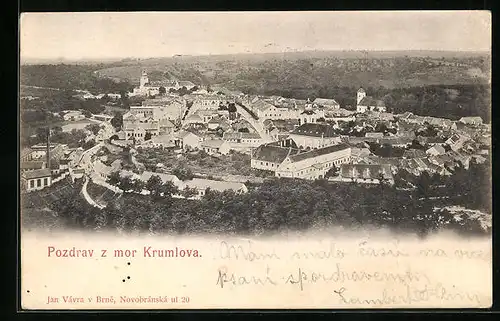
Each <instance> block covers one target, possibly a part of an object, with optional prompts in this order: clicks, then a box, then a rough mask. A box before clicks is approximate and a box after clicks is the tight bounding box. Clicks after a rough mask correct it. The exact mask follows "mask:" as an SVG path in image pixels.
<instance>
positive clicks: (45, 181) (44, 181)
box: [43, 177, 49, 186]
mask: <svg viewBox="0 0 500 321" xmlns="http://www.w3.org/2000/svg"><path fill="white" fill-rule="evenodd" d="M43 185H45V186H47V185H49V182H48V178H47V177H45V178H44V179H43Z"/></svg>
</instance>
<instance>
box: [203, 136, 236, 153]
mask: <svg viewBox="0 0 500 321" xmlns="http://www.w3.org/2000/svg"><path fill="white" fill-rule="evenodd" d="M200 149H201V150H203V151H205V152H206V153H208V154H222V155H227V153H229V150H230V145H229V143H228V142H226V141H224V140H220V139H209V140H204V141H203V142H201V146H200Z"/></svg>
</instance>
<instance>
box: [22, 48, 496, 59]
mask: <svg viewBox="0 0 500 321" xmlns="http://www.w3.org/2000/svg"><path fill="white" fill-rule="evenodd" d="M419 51H420V52H422V51H423V52H457V53H487V54H490V53H491V49H490V50H488V49H477V50H463V49H454V50H452V49H444V50H442V49H309V50H289V51H276V52H235V53H214V54H211V53H208V54H171V55H163V56H161V55H159V56H113V57H110V56H105V57H90V56H89V57H79V58H68V57H34V56H30V57H28V56H27V57H22V56H21V55H20V56H19V58H20V60H21V61H22V60H28V59H38V60H68V61H85V60H87V61H88V60H99V59H102V60H112V59H113V60H114V59H121V60H123V59H158V58H175V57H176V56H177V57H182V56H185V57H210V56H232V55H266V54H271V55H272V54H295V53H307V52H419Z"/></svg>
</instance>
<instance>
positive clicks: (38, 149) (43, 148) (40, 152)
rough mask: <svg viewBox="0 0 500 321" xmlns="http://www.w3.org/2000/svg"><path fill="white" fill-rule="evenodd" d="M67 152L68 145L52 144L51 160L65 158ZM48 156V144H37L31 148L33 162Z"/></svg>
mask: <svg viewBox="0 0 500 321" xmlns="http://www.w3.org/2000/svg"><path fill="white" fill-rule="evenodd" d="M66 150H67V146H66V145H62V144H50V146H49V153H50V159H60V158H61V157H63V156H64V153H65V152H66ZM46 154H47V145H46V144H37V145H34V146H31V154H30V157H31V159H32V160H38V159H39V158H41V157H46Z"/></svg>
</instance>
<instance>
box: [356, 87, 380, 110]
mask: <svg viewBox="0 0 500 321" xmlns="http://www.w3.org/2000/svg"><path fill="white" fill-rule="evenodd" d="M356 111H357V112H358V113H365V112H367V111H378V112H381V113H385V112H387V107H386V106H385V102H384V101H383V100H379V99H374V98H373V97H371V96H367V95H366V92H365V90H364V89H363V88H360V89H359V90H358V92H357V94H356Z"/></svg>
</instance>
